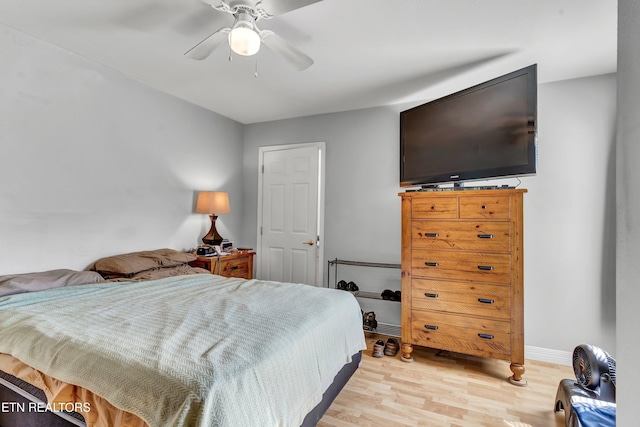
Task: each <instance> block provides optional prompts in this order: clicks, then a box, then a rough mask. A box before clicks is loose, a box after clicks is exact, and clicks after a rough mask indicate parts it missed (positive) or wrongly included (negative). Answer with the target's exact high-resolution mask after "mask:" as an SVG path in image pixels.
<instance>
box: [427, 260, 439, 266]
mask: <svg viewBox="0 0 640 427" xmlns="http://www.w3.org/2000/svg"><path fill="white" fill-rule="evenodd" d="M424 265H426V266H427V267H437V266H438V265H439V264H438V263H437V262H429V261H427V262H425V263H424Z"/></svg>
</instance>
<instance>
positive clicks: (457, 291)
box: [411, 279, 511, 320]
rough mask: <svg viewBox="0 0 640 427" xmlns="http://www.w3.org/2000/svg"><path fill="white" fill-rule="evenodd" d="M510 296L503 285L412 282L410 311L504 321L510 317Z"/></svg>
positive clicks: (431, 281)
mask: <svg viewBox="0 0 640 427" xmlns="http://www.w3.org/2000/svg"><path fill="white" fill-rule="evenodd" d="M510 295H511V288H510V287H509V286H505V285H487V284H484V283H464V282H444V281H438V280H424V279H414V280H413V286H412V289H411V308H412V309H413V310H431V311H444V312H449V313H460V314H470V315H474V316H482V317H490V318H492V319H505V320H506V319H509V318H510V316H511V296H510Z"/></svg>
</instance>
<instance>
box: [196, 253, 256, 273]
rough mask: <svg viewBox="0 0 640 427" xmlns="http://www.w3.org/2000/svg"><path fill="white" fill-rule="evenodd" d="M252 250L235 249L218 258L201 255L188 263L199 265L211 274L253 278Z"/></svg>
mask: <svg viewBox="0 0 640 427" xmlns="http://www.w3.org/2000/svg"><path fill="white" fill-rule="evenodd" d="M255 254H256V253H255V252H253V251H237V252H232V253H231V254H230V255H223V256H220V257H219V258H218V257H217V256H213V257H201V256H199V257H198V258H197V259H196V260H194V261H191V262H190V263H189V265H190V266H192V267H200V268H204V269H205V270H209V271H210V272H211V273H213V274H218V275H220V276H224V277H240V278H243V279H252V278H253V257H254V255H255Z"/></svg>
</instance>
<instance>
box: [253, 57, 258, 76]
mask: <svg viewBox="0 0 640 427" xmlns="http://www.w3.org/2000/svg"><path fill="white" fill-rule="evenodd" d="M253 77H255V78H256V79H257V78H258V57H257V56H256V70H255V72H254V73H253Z"/></svg>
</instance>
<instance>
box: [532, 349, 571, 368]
mask: <svg viewBox="0 0 640 427" xmlns="http://www.w3.org/2000/svg"><path fill="white" fill-rule="evenodd" d="M524 358H525V359H530V360H537V361H538V362H547V363H555V364H556V365H564V366H572V365H573V362H572V359H573V352H570V351H562V350H554V349H551V348H544V347H534V346H531V345H525V346H524Z"/></svg>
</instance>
